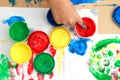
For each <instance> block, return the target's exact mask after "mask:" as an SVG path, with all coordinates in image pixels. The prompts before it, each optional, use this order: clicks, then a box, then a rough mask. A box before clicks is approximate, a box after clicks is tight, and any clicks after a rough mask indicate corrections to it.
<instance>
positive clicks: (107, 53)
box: [89, 38, 120, 80]
mask: <svg viewBox="0 0 120 80" xmlns="http://www.w3.org/2000/svg"><path fill="white" fill-rule="evenodd" d="M119 50H120V39H119V38H112V39H104V40H101V41H99V42H97V43H96V45H95V46H94V47H92V50H91V51H90V52H89V54H90V58H89V63H90V64H89V71H90V72H91V73H92V74H93V76H94V77H95V78H96V79H97V80H119V79H120V78H119V76H120V74H119V69H120V65H119V64H120V60H119V59H120V53H119Z"/></svg>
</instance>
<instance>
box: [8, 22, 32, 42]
mask: <svg viewBox="0 0 120 80" xmlns="http://www.w3.org/2000/svg"><path fill="white" fill-rule="evenodd" d="M29 33H30V30H29V28H28V26H27V24H26V23H25V22H15V23H13V24H12V25H11V26H10V28H9V36H10V38H12V40H14V41H23V40H25V39H26V38H27V37H28V36H29Z"/></svg>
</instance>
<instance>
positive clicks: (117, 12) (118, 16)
mask: <svg viewBox="0 0 120 80" xmlns="http://www.w3.org/2000/svg"><path fill="white" fill-rule="evenodd" d="M112 19H113V21H114V22H115V23H116V24H117V25H118V26H119V27H120V6H118V7H116V8H115V9H114V11H113V15H112Z"/></svg>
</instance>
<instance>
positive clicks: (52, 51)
mask: <svg viewBox="0 0 120 80" xmlns="http://www.w3.org/2000/svg"><path fill="white" fill-rule="evenodd" d="M49 51H50V54H51V55H52V56H53V57H54V56H55V54H56V50H55V49H54V48H53V46H52V45H51V46H49Z"/></svg>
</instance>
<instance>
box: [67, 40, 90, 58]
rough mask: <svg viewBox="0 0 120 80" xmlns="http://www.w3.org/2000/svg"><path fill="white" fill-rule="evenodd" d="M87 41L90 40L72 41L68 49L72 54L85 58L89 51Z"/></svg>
mask: <svg viewBox="0 0 120 80" xmlns="http://www.w3.org/2000/svg"><path fill="white" fill-rule="evenodd" d="M87 41H90V39H87V38H78V39H71V42H70V44H69V45H68V47H69V48H68V49H69V51H70V52H71V53H76V54H78V55H81V56H83V55H84V54H85V53H86V50H87Z"/></svg>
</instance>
